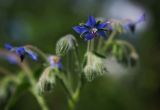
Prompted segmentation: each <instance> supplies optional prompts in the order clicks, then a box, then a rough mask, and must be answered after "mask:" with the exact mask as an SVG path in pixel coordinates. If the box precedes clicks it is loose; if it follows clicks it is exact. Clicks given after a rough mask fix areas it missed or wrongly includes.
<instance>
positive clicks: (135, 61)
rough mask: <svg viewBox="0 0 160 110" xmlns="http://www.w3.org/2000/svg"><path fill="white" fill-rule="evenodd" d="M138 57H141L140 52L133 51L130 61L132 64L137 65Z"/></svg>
mask: <svg viewBox="0 0 160 110" xmlns="http://www.w3.org/2000/svg"><path fill="white" fill-rule="evenodd" d="M138 59H139V56H138V54H137V53H136V52H131V54H130V63H131V66H135V65H136V63H137V60H138Z"/></svg>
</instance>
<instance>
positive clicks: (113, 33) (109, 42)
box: [102, 31, 117, 52]
mask: <svg viewBox="0 0 160 110" xmlns="http://www.w3.org/2000/svg"><path fill="white" fill-rule="evenodd" d="M116 34H117V31H113V32H112V33H111V35H110V36H109V38H108V40H107V42H105V45H104V47H103V48H102V51H103V52H104V51H105V50H106V49H107V48H108V46H109V45H110V44H111V43H112V41H113V39H114V37H115V36H116Z"/></svg>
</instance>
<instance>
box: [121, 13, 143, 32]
mask: <svg viewBox="0 0 160 110" xmlns="http://www.w3.org/2000/svg"><path fill="white" fill-rule="evenodd" d="M144 20H145V14H143V15H142V16H140V17H139V18H138V19H137V20H136V21H131V20H128V21H127V23H126V24H125V25H124V28H125V29H129V30H130V31H131V32H132V33H134V32H135V30H136V25H137V24H139V23H141V22H143V21H144Z"/></svg>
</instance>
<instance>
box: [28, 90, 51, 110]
mask: <svg viewBox="0 0 160 110" xmlns="http://www.w3.org/2000/svg"><path fill="white" fill-rule="evenodd" d="M31 93H32V94H33V96H35V98H36V100H37V102H38V103H39V106H40V107H41V109H42V110H49V109H48V107H47V105H46V102H45V100H44V98H43V97H42V96H40V95H39V94H38V93H36V92H35V90H34V88H33V89H31Z"/></svg>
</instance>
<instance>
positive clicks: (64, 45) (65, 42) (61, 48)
mask: <svg viewBox="0 0 160 110" xmlns="http://www.w3.org/2000/svg"><path fill="white" fill-rule="evenodd" d="M77 46H78V43H77V40H76V38H75V37H74V36H73V35H72V34H67V35H66V36H64V37H62V38H60V39H59V41H58V42H57V44H56V54H57V55H64V54H66V53H67V52H68V51H69V50H72V49H75V48H76V47H77Z"/></svg>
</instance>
